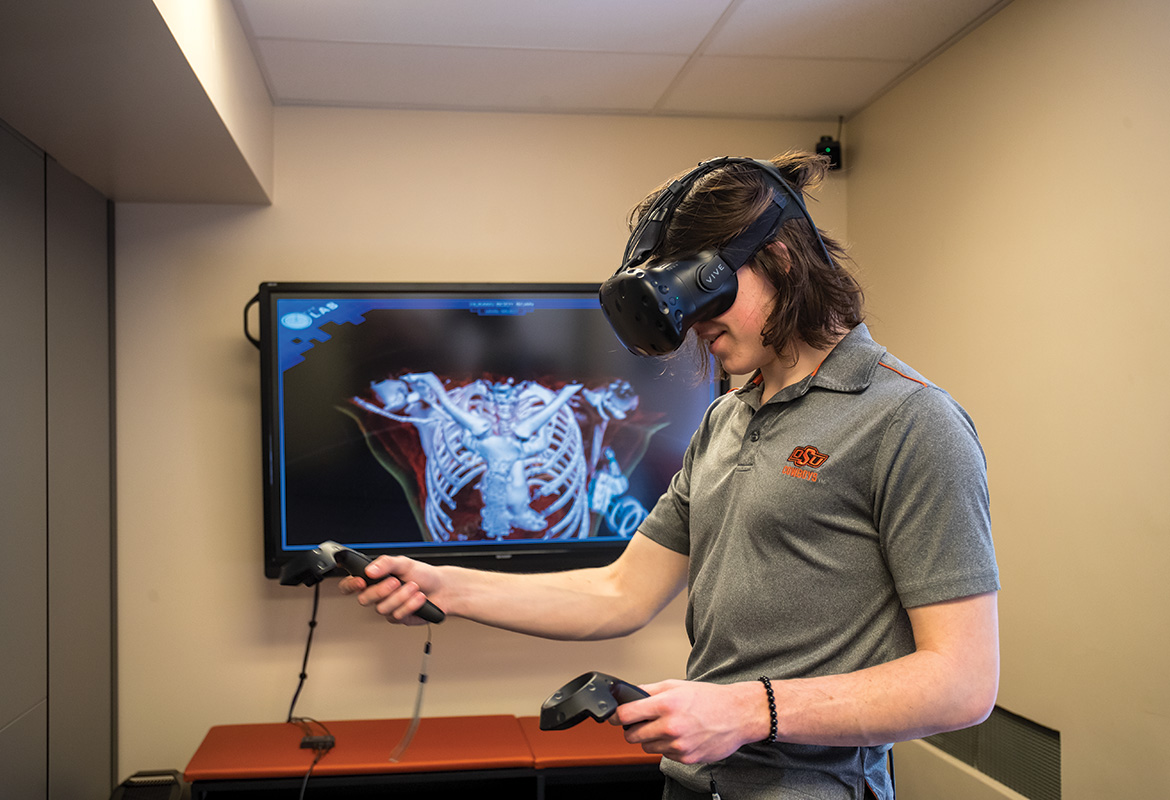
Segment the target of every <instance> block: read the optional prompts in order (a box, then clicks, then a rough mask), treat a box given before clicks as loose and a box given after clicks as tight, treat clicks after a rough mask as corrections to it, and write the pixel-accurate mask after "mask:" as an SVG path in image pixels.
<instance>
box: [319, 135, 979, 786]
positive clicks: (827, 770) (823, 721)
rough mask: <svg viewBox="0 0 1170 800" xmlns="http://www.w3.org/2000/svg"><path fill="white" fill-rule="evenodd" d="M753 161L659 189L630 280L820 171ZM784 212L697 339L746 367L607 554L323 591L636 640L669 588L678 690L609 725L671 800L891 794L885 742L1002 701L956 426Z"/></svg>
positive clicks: (972, 492) (528, 629)
mask: <svg viewBox="0 0 1170 800" xmlns="http://www.w3.org/2000/svg"><path fill="white" fill-rule="evenodd" d="M771 163H772V164H773V165H774V166H775V167H776V168H777V170H778V172H777V173H775V174H776V177H772V176H771V175H772V173H771V171H770V170H768V169H764V168H761V165H760V164H759V163H758V162H751V161H750V160H745V159H733V160H730V161H729V162H728V163H722V164H721V165H720V166H718V167H716V168H711V169H708V170H705V171H704V170H699V171H697V173H691V174H689V175H688V176H686V178H685V180H683V181H682V182H681V184H680V182H679V181H678V180H676V181H674V182H672V183H671V184H667V185H666V187H664V188H662V189H659V190H658V191H656V192H655V193H652V194H651V195H650V196H649V197H648V198H647V199H646V200H645V201H643V203H642V204H641V205H640V206H639V207H638V208H636V209H635V211H634V214H633V222H634V223H635V224H636V223H638V222H639V221H641V220H642V219H643V218H644V217H645V215H647V214H648V213H651V214H652V213H653V212H654V209H655V208H660V205H659V206H656V205H655V201H657V200H659V199H660V198H662V197H663V195H662V192H663V191H666V190H667V187H669V188H670V191H673V192H678V193H679V198H680V199H678V202H677V205H675V206H672V207H671V209H670V211H669V213H667V214H666V220H665V224H664V230H663V232H662V235H661V236H660V237H659V238H658V239H657V240H656V241H655V243H654V247H653V252H652V253H651V254H650V256H649V259H648V260H647V262H646V263H647V267H653V266H654V265H655V264H668V263H670V262H672V261H673V260H678V259H686V258H690V257H693V256H695V255H696V254H699V253H705V252H710V251H712V250H719V249H720V248H724V247H730V248H732V249H734V248H735V247H736V246H738V245H737V243H738V242H740V241H741V240H742V239H743V235H742V234H744V232H745V231H747V230H749V229H751V226H752V224H753V223H754V222H755V221H756V220H758V219H760V218H761V217H762V215H763V214H764V213H765V212H766V210H767V209H769V208H771V206H772V205H781V202H780V201H784V202H787V201H785V200H784V198H783V197H782V196H781V194H782V193H783V191H782V186H783V184H782V183H781V180H782V181H783V183H786V184H788V187H790V191H788V190H784V191H788V194H790V195H791V197H792V198H793V199H795V198H797V197H799V196H800V195H801V194H802V193H803V192H804V191H805V190H806V189H808V188H809V187H811V186H813V185H815V184H816V183H817V182H818V181H819V180H821V179H822V178H823V175H824V173H825V170H826V168H827V166H826V163H825V161H824V160H823V159H821V158H820V157H818V156H813V155H811V154H799V153H798V154H788V155H785V156H781V157H778V158H776V159H774V160H773V161H772V162H771ZM780 176H783V178H780ZM680 186H681V189H680ZM800 207H801V211H802V214H801V215H795V218H791V219H788V220H787V221H785V222H783V224H782V225H780V227H779V229H778V230H775V231H773V230H768V231H766V235H765V236H764V237H763V240H762V241H761V242H760V243H759V244H758V246H754V247H753V248H752V250H751V255H750V257H749V260H748V261H747V263H745V264H744V265H743V266H742V267H740V268H739V269H738V270H737V271H736V272H735V280H736V285H735V287H734V300H733V301H731V303H730V306H729V307H726V308H724V309H721V310H719V311H718V313H715V314H714V315H713V316H705V315H703V314H699V315H698V318H697V319H696V320H695V321H693V322H692V323H691V331H692V332H693V334H694V337H695V338H696V340H697V342H698V343H699V344H700V345H701V347H702V348H703V349H704V350H706V351H709V352H710V354H712V355H714V356H715V358H716V359H717V361H718V363H719V365H720V366H721V368H722V369H723V370H724V371H725V372H727V373H729V374H739V375H751V376H752V377H751V379H750V380H749V381H748V382H747V384H746V385H745V387H744V388H742V389H739V390H737V391H735V392H733V393H730V394H728V395H725V396H724V397H721V398H720V399H719V400H717V401H716V402H715V403H713V404H712V406H711V408H710V409H709V410H708V412H707V414H706V416H705V418H704V420H703V422H702V424H701V425H700V428H699V430H698V431H696V433H695V434H694V437H693V438H692V440H691V444H690V446H689V448H688V450H687V453H686V456H685V459H684V463H683V465H682V468H681V469H680V470H679V472H678V474H677V475H676V476H675V478H674V480H673V482H672V484H671V487H670V489H669V490H668V491H667V493H666V494H665V495H663V497H662V498H661V499H660V500H659V502H658V503H657V505H656V506H655V508H654V510H653V511H652V512H651V514H650V516H649V517H648V518H647V519H646V520H645V521H644V523H643V524H642V526H641V527H640V529H639V531H638V533H637V534H635V535H634V537H633V539H632V540H631V542H630V544H629V546H628V547H627V548H626V550H625V552H624V554H623V555H622V556H621V557H620V558H619V559H618V560H617V561H615V562H614V563H613V564H611V565H609V566H606V567H601V568H597V569H588V570H578V571H572V572H565V573H557V574H547V575H515V574H496V573H484V572H476V571H471V570H464V569H458V568H450V567H433V566H429V565H425V564H421V563H418V562H413V561H410V560H408V559H403V558H389V557H382V558H380V559H378V560H377V561H375V563H374V564H372V565H371V566H370V567H369V569H368V574H370V575H371V576H373V577H380V576H382V575H384V574H387V573H393V574H394V575H396V576H398V578H399V580H395V579H390V580H386V581H383V582H382V583H379V584H376V585H374V586H372V587H368V588H367V587H366V585H365V582H364V581H362V580H360V579H357V578H347V579H346V580H344V581H343V582H342V589H343V591H345V592H347V593H357V594H358V599H359V602H361V604H362V605H368V606H373V607H375V608H376V609H377V610H378V612H379V613H381V614H383V615H385V616H387V617H388V618H390V619H392V620H395V621H399V622H404V623H417V622H419V620H418V619H417V618H415V617H413V616H412V612H414V611H415V610H417V609H418V608H419V607H420V606H421V604H422V602H423V600H424V599H425V598H430V599H431V600H433V601H434V602H435V603H436V604H437V605H439V606H440V607H442V608H444V609H445V610H446V612H447V613H448V614H453V615H455V616H462V617H466V618H469V619H473V620H476V621H478V622H481V623H484V624H486V625H492V626H496V627H500V628H505V629H508V630H513V631H520V632H524V633H528V634H532V635H535V636H544V637H549V638H565V639H596V638H606V637H616V636H623V635H625V634H628V633H630V632H632V631H635V630H637V629H638V628H640V627H642V626H643V625H645V624H646V623H647V622H648V621H649V620H650V619H651V618H653V617H654V615H655V614H657V613H658V612H659V611H660V610H661V609H662V608H663V607H664V606H665V605H666V604H667V603H668V602H669V601H670V600H671V599H672V598H673V597H674V596H675V595H677V593H678V592H680V591H682V590H683V589H684V587H685V588H686V589H687V591H688V609H687V633H688V635H689V637H690V639H691V642H692V649H691V655H690V658H689V660H688V664H687V680H685V681H678V680H668V681H664V682H662V683H656V684H650V685H646V686H643V687H642V688H644V689H645V690H646V691H648V692H649V693H650V697H648V698H646V699H644V700H639V701H636V702H632V703H627V704H624V705H622V706H620V707H619V708H618V711H617V713H616V715H615V718H616V720H617V721H619V722H620V723H621V724H623V725H624V726H627V729H626V733H625V735H626V738H627V739H628V740H629V741H631V742H635V743H638V744H640V745H641V746H642V747H643V748H644V749H645V750H646V751H648V752H652V753H660V754H662V755H663V756H665V759H664V761H663V767H662V769H663V772H664V773H665V774H666V776H667V784H666V797H667V798H688V797H700V796H701V797H710V796H711V794H712V793H715V792H718V794H719V795H721V797H722V798H724V800H740V799H741V798H764V797H769V798H774V797H789V796H792V797H807V798H842V799H844V798H863V797H878V798H883V800H885V799H886V798H891V797H892V796H893V788H892V785H891V782H890V778H889V775H888V773H887V771H886V767H885V761H886V753H887V752H888V750H889V747H890V743H892V742H895V741H900V740H905V739H911V738H917V737H921V736H925V735H929V734H933V733H938V732H941V731H946V730H953V729H957V728H962V727H967V726H970V725H973V724H976V723H978V722H980V721H982V720H983V719H984V718H986V716H987V715H988V713H990V711H991V708H992V706H993V704H994V702H995V696H996V691H997V687H998V676H999V652H998V631H997V614H996V595H995V592H996V590H997V589H998V572H997V568H996V563H995V556H994V550H993V546H992V542H991V533H990V520H989V512H988V498H987V485H986V467H985V462H984V459H983V453H982V450H981V448H980V446H979V443H978V439H977V437H976V434H975V430H974V427H973V425H972V424H971V421H970V420H969V418H968V417H967V415H966V414H965V413H964V412H963V410H962V409H961V408H960V407H959V406H958V405H957V404H956V403H955V402H954V401H953V400H952V399H951V398H950V397H949V396H948V395H947V394H946V393H945V392H943V391H942V390H940V389H939V388H937V387H935V386H934V385H933V384H931V383H929V381H927V380H926V379H925V378H923V377H922V376H920V375H918V373H916V372H914V371H913V370H912V369H910V368H909V367H907V366H906V365H905V364H902V363H901V362H900V361H898V360H897V359H895V358H894V357H892V356H890V355H889V354H888V353H887V352H886V351H885V349H884V348H883V347H881V346H880V345H878V344H876V343H875V342H874V341H873V340H872V339H871V338H870V336H869V333H868V330H867V329H866V327H865V325H864V324H863V323H862V321H861V320H862V313H861V292H860V290H859V288H858V286H857V284H856V282H855V281H854V279H853V278H852V277H851V276H850V274H849V272H848V271H847V270H846V269H845V264H846V263H847V261H848V259H847V257H846V256H845V253H844V251H843V249H842V248H841V246H840V245H839V244H838V243H836V242H834V241H833V240H831V239H830V238H828V237H823V236H821V235H819V232H818V231H817V230H816V228H815V227H814V226H813V225H812V223H811V220H810V219H808V218H807V214H805V213H803V206H802V205H801V206H800ZM789 216H793V215H789ZM782 219H783V218H782ZM635 235H637V234H635Z"/></svg>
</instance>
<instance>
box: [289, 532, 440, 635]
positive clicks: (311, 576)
mask: <svg viewBox="0 0 1170 800" xmlns="http://www.w3.org/2000/svg"><path fill="white" fill-rule="evenodd" d="M371 563H373V559H372V558H370V557H368V556H366V555H364V554H363V553H359V552H358V551H356V550H351V549H350V548H348V547H346V546H345V545H341V544H338V543H337V542H333V541H329V542H322V543H321V544H319V545H317V547H316V548H314V549H312V550H309V551H308V552H306V553H303V554H302V555H300V556H297V557H296V558H294V559H292V560H291V561H289V562H287V563H286V564H285V565H284V566H283V567H281V570H280V583H281V585H282V586H299V585H301V584H304V585H305V586H312V585H313V584H315V583H320V582H321V581H322V580H323V579H324V578H325V577H326V576H328V575H329V574H331V573H335V572H337V571H338V570H341V571H344V572H347V573H349V574H350V575H353V576H354V577H357V578H361V579H362V580H364V581H365V582H366V583H367V584H368V585H371V586H372V585H373V584H375V583H379V582H380V581H383V580H385V579H386V578H388V577H390V576H389V575H384V576H382V577H381V578H371V577H369V576H368V575H366V567H367V566H369V565H370V564H371ZM414 613H415V616H417V617H419V618H420V619H425V620H426V621H427V622H435V623H439V622H442V621H443V620H444V619H446V618H447V615H446V614H445V613H444V612H443V611H442V609H440V608H439V607H438V606H436V605H435V604H434V603H432V602H431V601H430V600H428V601H426V602H425V603H424V604H423V606H422V608H420V609H419V610H418V611H416V612H414Z"/></svg>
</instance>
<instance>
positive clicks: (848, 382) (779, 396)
mask: <svg viewBox="0 0 1170 800" xmlns="http://www.w3.org/2000/svg"><path fill="white" fill-rule="evenodd" d="M885 354H886V348H884V347H882V346H881V345H880V344H878V343H877V342H875V341H874V340H873V338H872V337H871V336H870V335H869V328H867V327H866V326H865V323H860V324H858V326H857V327H856V328H854V329H853V330H851V331H849V333H847V334H846V335H845V338H844V339H842V340H841V341H839V342H837V346H836V347H834V348H833V349H832V350H831V351H830V352H829V355H827V356H825V360H824V361H822V362H821V365H820V366H819V367H817V369H816V371H814V372H813V373H812V374H811V375H809V376H807V377H805V378H804V379H803V380H801V381H799V382H797V383H794V384H792V385H791V386H786V387H784V389H783V390H781V391H779V392H777V393H776V394H775V395H774V396H773V397H772V399H771V400H769V401H768V402H770V403H784V402H788V401H790V400H795V399H796V398H798V397H803V396H804V395H805V394H807V393H808V390H809V389H811V388H813V387H814V386H815V387H818V388H822V389H828V390H830V391H836V392H860V391H864V390H865V389H866V388H867V387H868V386H869V384H870V381H872V380H873V374H874V370H876V369H877V366H878V362H879V361H881V359H882V356H884V355H885ZM760 382H761V377H760V373H759V371H758V370H757V371H756V372H755V373H754V374H753V375H752V377H751V379H750V380H749V381H748V382H747V383H746V384H744V386H743V388H742V389H739V390H738V391H737V392H736V394H737V395H738V396H739V397H740V398H741V399H742V400H744V401H746V402H749V403H751V404H752V405H753V406H755V405H756V404H758V403H759V395H760V391H761V389H760ZM753 393H754V397H750V398H749V395H752V394H753Z"/></svg>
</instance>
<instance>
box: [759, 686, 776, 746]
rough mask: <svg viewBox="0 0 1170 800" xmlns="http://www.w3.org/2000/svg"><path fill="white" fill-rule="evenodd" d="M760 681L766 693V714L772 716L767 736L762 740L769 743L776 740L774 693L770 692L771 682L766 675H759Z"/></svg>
mask: <svg viewBox="0 0 1170 800" xmlns="http://www.w3.org/2000/svg"><path fill="white" fill-rule="evenodd" d="M759 681H760V683H762V684H764V691H765V692H767V693H768V714H769V715H770V716H771V717H772V727H771V729H770V730H769V731H768V738H767V739H764V742H766V743H768V744H771V743H774V742H775V741H776V735H777V731H776V695H775V694H773V693H772V682H771V681H770V680H768V679H767V677H765V676H763V675H761V676H760V677H759Z"/></svg>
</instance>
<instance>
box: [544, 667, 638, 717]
mask: <svg viewBox="0 0 1170 800" xmlns="http://www.w3.org/2000/svg"><path fill="white" fill-rule="evenodd" d="M649 696H650V695H649V694H647V693H646V692H645V691H643V690H642V689H639V688H638V687H637V686H635V685H634V684H632V683H627V682H625V681H623V680H622V679H620V678H615V677H613V676H612V675H606V674H605V673H604V672H586V673H585V674H584V675H578V676H577V677H576V678H573V680H571V681H569V682H568V683H566V684H565V685H564V686H562V687H561V688H559V689H557V690H556V691H555V692H553V693H552V694H551V695H549V698H548V699H547V700H545V701H544V704H543V705H542V706H541V707H540V729H541V730H542V731H563V730H565V729H566V728H571V727H573V726H574V725H576V724H577V723H579V722H584V721H585V718H586V717H592V718H593V719H595V720H597V721H598V722H603V721H605V720H607V719H609V718H610V717H611V716H612V715H613V712H615V711H617V707H618V706H619V705H621V704H622V703H629V702H632V701H634V700H641V699H642V698H643V697H649Z"/></svg>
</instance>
